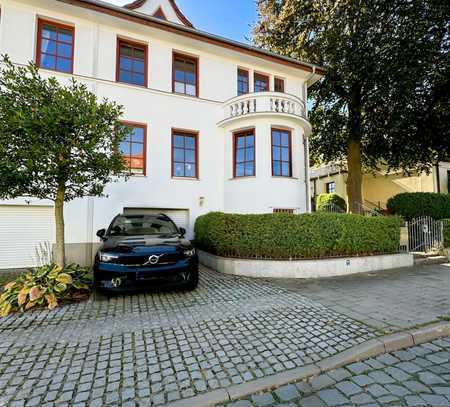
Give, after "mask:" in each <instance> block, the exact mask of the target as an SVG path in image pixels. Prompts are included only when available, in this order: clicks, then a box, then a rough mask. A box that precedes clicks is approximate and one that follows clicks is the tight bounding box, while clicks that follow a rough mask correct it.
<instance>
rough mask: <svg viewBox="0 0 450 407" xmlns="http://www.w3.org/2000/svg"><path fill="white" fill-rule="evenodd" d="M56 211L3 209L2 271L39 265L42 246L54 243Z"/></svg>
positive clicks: (0, 218) (0, 228)
mask: <svg viewBox="0 0 450 407" xmlns="http://www.w3.org/2000/svg"><path fill="white" fill-rule="evenodd" d="M53 216H54V215H53V208H51V207H46V206H14V205H0V269H8V268H23V267H33V266H36V265H38V264H39V261H38V260H39V259H38V256H37V253H36V251H37V250H39V244H46V245H49V244H51V243H52V242H53V225H54V217H53Z"/></svg>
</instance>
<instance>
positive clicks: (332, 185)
mask: <svg viewBox="0 0 450 407" xmlns="http://www.w3.org/2000/svg"><path fill="white" fill-rule="evenodd" d="M325 191H326V192H327V194H334V193H335V192H336V182H334V181H332V182H327V183H326V185H325Z"/></svg>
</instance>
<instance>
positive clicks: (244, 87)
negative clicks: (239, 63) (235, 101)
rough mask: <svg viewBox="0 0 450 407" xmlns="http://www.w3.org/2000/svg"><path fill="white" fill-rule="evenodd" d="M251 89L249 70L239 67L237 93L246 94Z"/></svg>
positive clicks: (239, 94)
mask: <svg viewBox="0 0 450 407" xmlns="http://www.w3.org/2000/svg"><path fill="white" fill-rule="evenodd" d="M248 90H249V80H248V71H246V70H245V69H238V80H237V93H238V96H241V95H245V94H246V93H248Z"/></svg>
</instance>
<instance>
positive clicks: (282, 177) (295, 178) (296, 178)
mask: <svg viewBox="0 0 450 407" xmlns="http://www.w3.org/2000/svg"><path fill="white" fill-rule="evenodd" d="M272 178H277V179H293V180H298V179H299V178H298V177H285V176H283V175H272Z"/></svg>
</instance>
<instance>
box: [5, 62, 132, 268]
mask: <svg viewBox="0 0 450 407" xmlns="http://www.w3.org/2000/svg"><path fill="white" fill-rule="evenodd" d="M4 58H5V60H4V61H3V66H2V68H1V69H0V198H2V199H11V198H16V197H19V196H31V197H36V198H40V199H49V200H52V201H54V203H55V226H56V245H55V251H54V254H55V263H57V264H58V265H60V266H64V261H65V251H64V202H68V201H71V200H73V199H75V198H80V197H84V196H101V195H102V193H103V190H104V187H105V185H106V184H107V183H108V182H110V181H111V177H112V176H121V175H123V174H124V170H125V163H124V160H123V158H122V157H121V155H120V153H119V143H120V141H121V140H123V139H124V137H126V135H127V134H128V132H129V130H128V129H127V128H126V127H125V126H123V125H121V124H120V122H119V118H120V117H121V115H122V107H121V106H119V105H117V104H116V103H114V102H109V101H107V100H103V101H98V100H97V97H96V96H95V95H94V94H93V93H91V92H89V91H88V89H87V87H86V86H85V85H84V84H80V83H78V82H76V81H75V80H71V81H70V83H68V84H67V85H63V84H61V83H60V82H58V81H57V80H56V79H55V78H49V79H45V78H42V77H41V76H40V75H39V72H38V68H37V67H36V66H35V65H33V64H30V65H28V66H26V67H18V66H16V65H13V64H12V63H11V62H10V61H9V59H8V58H7V57H4ZM24 233H26V231H24Z"/></svg>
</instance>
